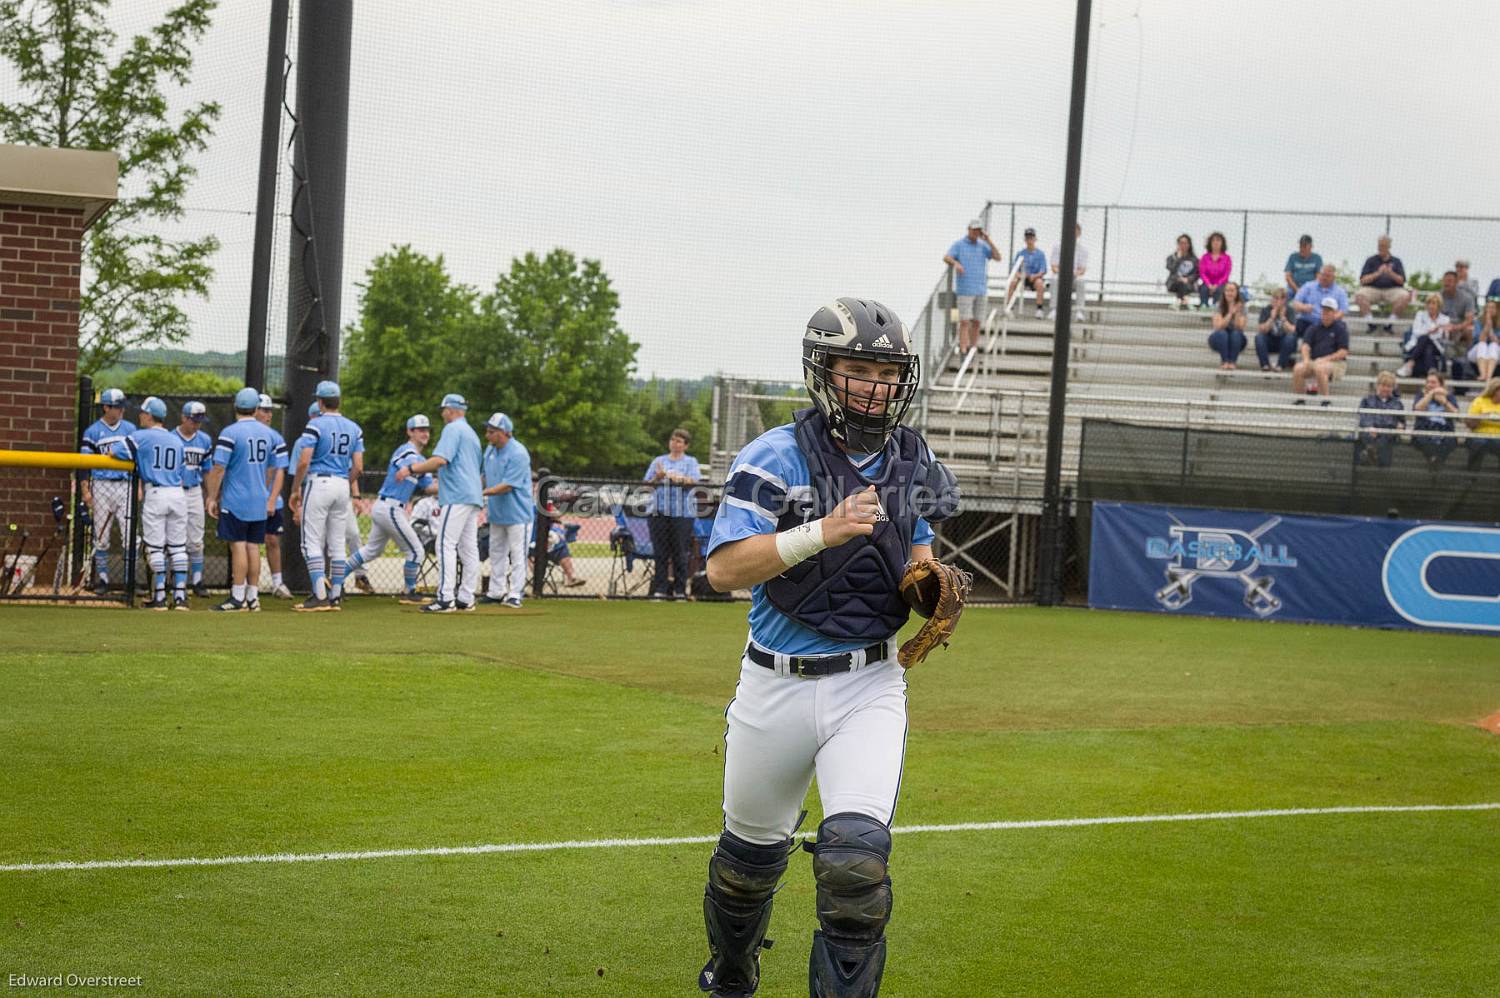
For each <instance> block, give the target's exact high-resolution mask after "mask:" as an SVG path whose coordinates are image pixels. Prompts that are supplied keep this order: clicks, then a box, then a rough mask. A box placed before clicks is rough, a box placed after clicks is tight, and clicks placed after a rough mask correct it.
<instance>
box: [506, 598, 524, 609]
mask: <svg viewBox="0 0 1500 998" xmlns="http://www.w3.org/2000/svg"><path fill="white" fill-rule="evenodd" d="M501 605H502V606H507V607H509V608H510V609H512V610H519V609H521V601H520V600H518V599H516V598H515V597H514V596H512V597H510V598H509V599H507V600H505V601H504V602H503V603H502V604H501Z"/></svg>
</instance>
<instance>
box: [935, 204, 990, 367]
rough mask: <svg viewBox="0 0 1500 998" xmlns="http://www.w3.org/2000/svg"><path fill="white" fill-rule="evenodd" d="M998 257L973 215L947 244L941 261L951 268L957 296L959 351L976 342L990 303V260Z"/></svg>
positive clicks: (974, 344)
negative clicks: (966, 228) (959, 235)
mask: <svg viewBox="0 0 1500 998" xmlns="http://www.w3.org/2000/svg"><path fill="white" fill-rule="evenodd" d="M999 258H1000V250H999V249H997V248H996V247H995V244H994V243H992V242H990V236H989V233H988V232H985V231H984V223H983V222H981V221H980V220H979V219H977V218H976V219H974V220H973V221H972V222H970V223H969V231H968V233H967V234H966V235H965V236H964V237H963V238H962V239H959V240H957V241H956V242H954V244H953V245H952V246H950V247H948V252H947V254H946V255H945V256H944V257H943V262H944V263H946V264H947V265H948V266H950V267H952V268H953V275H954V281H953V291H954V296H955V297H956V298H957V299H958V301H957V305H958V352H959V353H961V354H964V353H968V352H969V350H971V349H972V348H973V347H975V346H977V345H978V343H979V324H980V323H981V322H983V321H984V309H985V306H986V305H987V304H988V303H989V293H990V281H989V262H990V261H991V260H997V259H999Z"/></svg>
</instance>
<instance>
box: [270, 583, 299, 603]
mask: <svg viewBox="0 0 1500 998" xmlns="http://www.w3.org/2000/svg"><path fill="white" fill-rule="evenodd" d="M271 595H272V596H274V597H276V598H277V599H296V598H297V597H296V596H294V595H293V594H292V591H291V590H290V589H288V588H287V587H286V584H285V583H283V584H282V585H279V586H277V587H276V588H275V589H272V590H271Z"/></svg>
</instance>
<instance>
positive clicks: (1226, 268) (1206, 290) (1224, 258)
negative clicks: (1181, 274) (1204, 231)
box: [1198, 232, 1234, 308]
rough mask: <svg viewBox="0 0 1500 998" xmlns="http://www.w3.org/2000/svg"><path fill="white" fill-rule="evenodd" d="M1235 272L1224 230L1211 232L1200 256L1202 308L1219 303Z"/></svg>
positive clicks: (1199, 300) (1199, 289) (1199, 290)
mask: <svg viewBox="0 0 1500 998" xmlns="http://www.w3.org/2000/svg"><path fill="white" fill-rule="evenodd" d="M1233 273H1234V258H1233V257H1231V256H1230V255H1229V243H1228V241H1227V240H1225V238H1224V233H1222V232H1210V233H1209V234H1208V241H1207V243H1206V244H1205V246H1204V249H1203V255H1202V256H1201V257H1199V258H1198V275H1199V276H1200V277H1202V278H1203V282H1202V283H1201V284H1199V285H1198V304H1199V306H1200V307H1202V308H1208V307H1209V306H1210V305H1213V306H1215V307H1217V306H1218V304H1219V298H1220V297H1222V296H1223V294H1224V285H1226V284H1228V283H1229V277H1230V275H1231V274H1233Z"/></svg>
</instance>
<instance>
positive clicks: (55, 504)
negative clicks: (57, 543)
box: [37, 496, 68, 596]
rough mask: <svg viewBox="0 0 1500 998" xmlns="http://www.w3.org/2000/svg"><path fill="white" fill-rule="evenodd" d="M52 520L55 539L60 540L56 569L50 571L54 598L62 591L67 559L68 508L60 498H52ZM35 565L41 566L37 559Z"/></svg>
mask: <svg viewBox="0 0 1500 998" xmlns="http://www.w3.org/2000/svg"><path fill="white" fill-rule="evenodd" d="M52 519H54V520H56V521H57V533H56V534H55V535H54V537H55V538H58V539H61V540H62V545H63V546H62V548H59V549H58V552H57V567H56V568H54V569H53V570H52V595H53V596H56V595H57V594H58V593H59V592H60V591H61V590H62V584H63V575H64V574H65V572H66V569H67V559H66V558H65V557H64V553H65V550H64V549H66V548H67V545H68V542H67V536H68V507H67V506H65V505H64V504H63V501H62V496H53V497H52ZM37 564H38V565H40V564H41V560H40V559H38V561H37Z"/></svg>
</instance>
